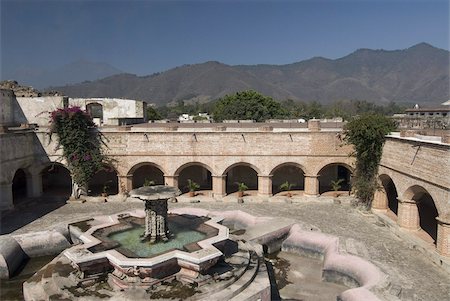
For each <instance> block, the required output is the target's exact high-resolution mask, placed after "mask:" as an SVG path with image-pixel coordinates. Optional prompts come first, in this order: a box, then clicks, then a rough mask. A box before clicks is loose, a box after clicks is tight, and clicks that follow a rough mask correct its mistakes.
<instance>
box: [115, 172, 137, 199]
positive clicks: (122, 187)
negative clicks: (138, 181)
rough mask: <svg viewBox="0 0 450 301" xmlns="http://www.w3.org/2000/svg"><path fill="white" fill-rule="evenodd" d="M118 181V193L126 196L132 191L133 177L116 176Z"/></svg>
mask: <svg viewBox="0 0 450 301" xmlns="http://www.w3.org/2000/svg"><path fill="white" fill-rule="evenodd" d="M117 178H118V180H119V193H121V194H126V193H128V192H130V191H131V190H132V189H133V175H125V176H121V175H118V176H117Z"/></svg>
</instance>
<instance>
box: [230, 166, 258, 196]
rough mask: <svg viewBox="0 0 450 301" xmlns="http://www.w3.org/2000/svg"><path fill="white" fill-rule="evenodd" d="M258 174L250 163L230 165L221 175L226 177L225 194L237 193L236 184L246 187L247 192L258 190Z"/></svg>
mask: <svg viewBox="0 0 450 301" xmlns="http://www.w3.org/2000/svg"><path fill="white" fill-rule="evenodd" d="M258 174H259V170H258V169H257V168H256V167H255V166H254V165H252V164H250V163H246V162H238V163H234V164H232V165H230V166H229V167H228V168H227V169H225V172H224V173H223V175H226V193H227V194H230V193H233V192H236V191H238V185H237V183H238V182H239V183H240V182H242V183H244V184H245V185H247V187H248V190H258Z"/></svg>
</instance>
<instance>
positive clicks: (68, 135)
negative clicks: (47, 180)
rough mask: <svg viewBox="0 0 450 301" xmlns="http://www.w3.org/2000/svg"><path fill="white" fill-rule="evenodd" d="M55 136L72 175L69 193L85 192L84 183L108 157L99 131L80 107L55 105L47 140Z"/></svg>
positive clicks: (84, 193) (77, 195)
mask: <svg viewBox="0 0 450 301" xmlns="http://www.w3.org/2000/svg"><path fill="white" fill-rule="evenodd" d="M54 133H56V134H57V136H58V145H57V146H56V149H60V148H62V157H63V158H64V159H65V161H66V162H67V167H68V169H69V170H70V173H71V176H72V179H73V183H74V185H73V188H72V197H74V198H77V199H78V198H80V196H81V195H86V194H87V189H86V187H87V184H88V182H89V180H90V179H91V178H92V176H93V175H94V174H95V173H96V172H97V171H98V170H99V169H101V168H102V166H103V164H104V163H107V161H108V159H107V157H106V155H105V154H104V152H103V150H102V145H105V143H104V141H103V140H102V137H103V136H102V134H101V133H100V131H98V129H97V128H96V126H95V124H94V122H93V121H92V118H91V116H90V115H89V114H87V113H86V112H85V111H82V110H81V109H80V108H79V107H70V108H65V109H57V110H55V111H53V112H51V113H50V133H49V136H50V141H51V138H52V135H53V134H54Z"/></svg>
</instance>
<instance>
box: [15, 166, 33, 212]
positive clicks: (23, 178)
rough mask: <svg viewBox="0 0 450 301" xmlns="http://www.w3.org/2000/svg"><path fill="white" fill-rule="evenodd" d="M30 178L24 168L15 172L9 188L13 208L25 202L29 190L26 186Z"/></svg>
mask: <svg viewBox="0 0 450 301" xmlns="http://www.w3.org/2000/svg"><path fill="white" fill-rule="evenodd" d="M30 176H31V175H30V174H29V172H28V171H27V169H25V168H18V169H17V170H16V171H15V173H14V175H13V178H12V187H11V189H12V197H13V205H14V206H16V205H17V204H19V203H21V202H23V201H25V200H26V198H27V196H28V194H29V190H30V189H31V187H29V185H28V179H29V178H30Z"/></svg>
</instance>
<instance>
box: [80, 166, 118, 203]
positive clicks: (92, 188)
mask: <svg viewBox="0 0 450 301" xmlns="http://www.w3.org/2000/svg"><path fill="white" fill-rule="evenodd" d="M117 176H118V173H117V170H116V169H115V168H114V167H113V166H111V165H104V166H103V168H101V169H100V170H98V171H97V173H96V174H95V175H94V176H93V177H92V178H91V180H90V181H89V183H88V195H91V196H99V195H101V194H102V193H103V192H105V193H106V194H108V195H114V194H117V193H119V179H118V177H117Z"/></svg>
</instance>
